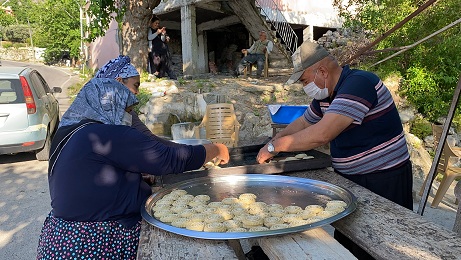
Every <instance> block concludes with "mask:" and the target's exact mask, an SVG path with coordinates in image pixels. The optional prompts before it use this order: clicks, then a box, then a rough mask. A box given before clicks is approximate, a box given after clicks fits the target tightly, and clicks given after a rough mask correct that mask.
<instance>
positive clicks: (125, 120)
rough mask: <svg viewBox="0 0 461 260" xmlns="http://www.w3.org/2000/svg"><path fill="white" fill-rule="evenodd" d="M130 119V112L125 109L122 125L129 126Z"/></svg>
mask: <svg viewBox="0 0 461 260" xmlns="http://www.w3.org/2000/svg"><path fill="white" fill-rule="evenodd" d="M132 120H133V118H132V116H131V115H130V113H128V112H126V111H125V114H123V118H122V125H127V126H131V123H132Z"/></svg>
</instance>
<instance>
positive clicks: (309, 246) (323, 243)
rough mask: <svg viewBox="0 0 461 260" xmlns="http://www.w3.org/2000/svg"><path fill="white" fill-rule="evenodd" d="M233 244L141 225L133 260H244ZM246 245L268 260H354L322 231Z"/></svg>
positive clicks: (241, 253)
mask: <svg viewBox="0 0 461 260" xmlns="http://www.w3.org/2000/svg"><path fill="white" fill-rule="evenodd" d="M233 242H236V241H226V240H205V239H194V238H190V237H185V236H181V235H176V234H173V233H170V232H167V231H164V230H161V229H159V228H156V227H153V226H151V225H149V224H148V223H147V222H145V221H143V224H142V228H141V239H140V241H139V249H138V256H137V259H138V260H141V259H143V260H147V259H226V260H227V259H239V260H242V259H245V256H244V252H243V251H240V256H239V255H238V253H236V252H238V251H239V249H235V243H234V245H233ZM250 243H251V244H259V245H260V246H261V248H262V249H263V250H264V252H265V253H266V255H267V256H268V257H269V258H270V259H287V260H294V259H325V258H329V259H356V258H355V257H354V256H353V255H352V254H351V253H350V252H349V251H348V250H347V249H346V248H344V247H343V246H342V245H341V244H339V243H338V242H337V241H336V240H335V239H334V238H333V237H332V236H330V235H329V234H328V233H327V232H326V231H325V230H323V229H322V228H316V229H312V230H308V231H305V232H300V233H293V234H288V235H281V236H272V237H265V238H258V239H251V240H250ZM233 246H234V247H233ZM237 246H239V245H237ZM240 250H241V249H240Z"/></svg>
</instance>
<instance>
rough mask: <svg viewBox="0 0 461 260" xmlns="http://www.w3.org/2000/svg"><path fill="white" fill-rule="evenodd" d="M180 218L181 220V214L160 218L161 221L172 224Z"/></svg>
mask: <svg viewBox="0 0 461 260" xmlns="http://www.w3.org/2000/svg"><path fill="white" fill-rule="evenodd" d="M178 218H179V214H176V213H172V214H169V215H165V216H163V217H160V221H162V222H168V223H171V222H173V221H175V220H176V219H178Z"/></svg>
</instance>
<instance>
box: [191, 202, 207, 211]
mask: <svg viewBox="0 0 461 260" xmlns="http://www.w3.org/2000/svg"><path fill="white" fill-rule="evenodd" d="M207 208H208V207H207V206H206V205H205V204H202V205H197V206H194V207H192V209H193V210H195V211H196V212H204V211H205V210H206V209H207Z"/></svg>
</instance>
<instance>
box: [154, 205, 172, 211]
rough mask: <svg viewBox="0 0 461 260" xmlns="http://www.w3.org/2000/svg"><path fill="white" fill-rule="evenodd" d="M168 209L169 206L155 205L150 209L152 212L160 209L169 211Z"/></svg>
mask: <svg viewBox="0 0 461 260" xmlns="http://www.w3.org/2000/svg"><path fill="white" fill-rule="evenodd" d="M169 208H170V205H168V204H159V205H157V204H155V205H154V206H153V207H152V211H158V210H162V209H169Z"/></svg>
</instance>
